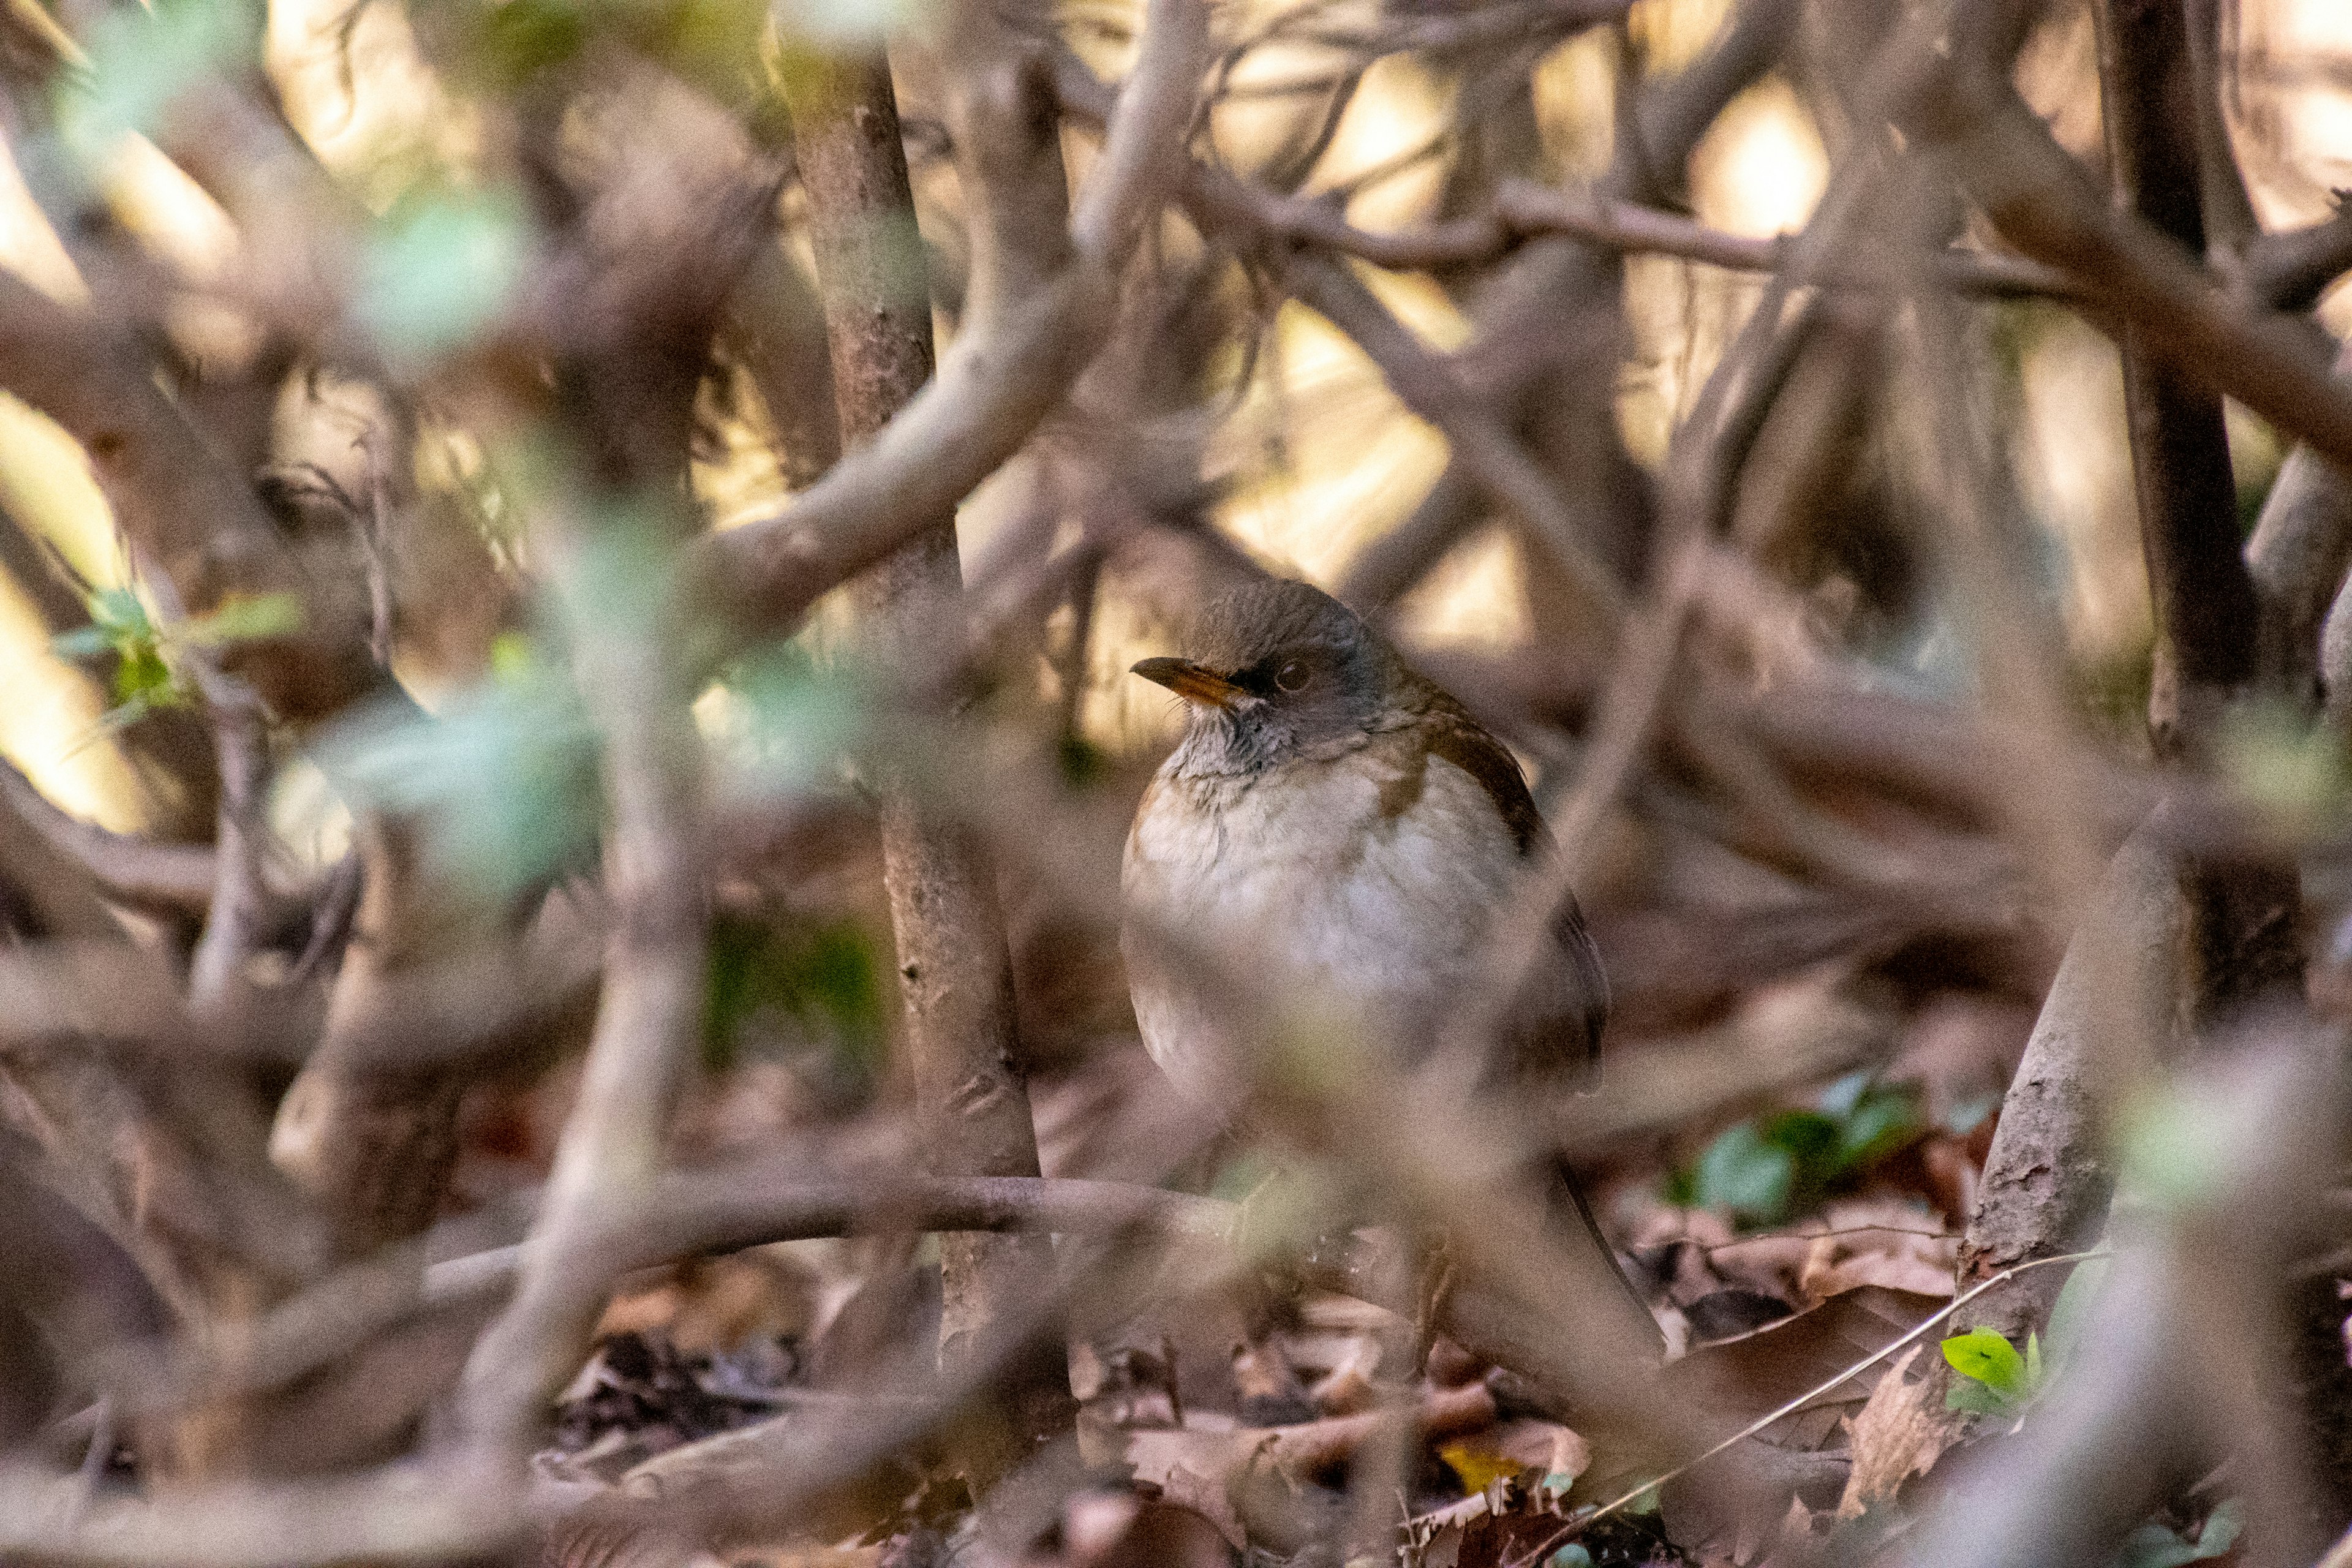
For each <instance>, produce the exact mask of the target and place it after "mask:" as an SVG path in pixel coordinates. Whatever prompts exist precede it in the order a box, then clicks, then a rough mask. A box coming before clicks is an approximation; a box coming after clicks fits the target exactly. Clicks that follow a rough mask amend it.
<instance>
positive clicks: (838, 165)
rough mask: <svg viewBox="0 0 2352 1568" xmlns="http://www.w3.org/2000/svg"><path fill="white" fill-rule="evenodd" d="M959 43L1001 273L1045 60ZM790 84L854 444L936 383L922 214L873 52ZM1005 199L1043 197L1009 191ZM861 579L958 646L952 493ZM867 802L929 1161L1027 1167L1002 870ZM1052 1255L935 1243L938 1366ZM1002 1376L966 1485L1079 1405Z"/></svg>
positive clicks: (1009, 260)
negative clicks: (907, 243) (873, 811)
mask: <svg viewBox="0 0 2352 1568" xmlns="http://www.w3.org/2000/svg"><path fill="white" fill-rule="evenodd" d="M959 47H960V49H961V50H963V51H965V52H968V53H970V54H974V55H977V56H978V58H977V60H976V62H975V65H976V68H974V67H973V66H968V67H967V69H968V70H969V71H971V76H970V78H969V79H970V80H971V89H970V92H969V98H968V100H967V102H966V104H965V112H964V116H963V119H964V121H965V123H964V126H963V131H964V136H963V138H962V140H963V142H964V143H965V145H966V146H967V147H968V149H969V150H970V151H969V154H968V162H967V166H968V167H974V168H976V169H977V170H978V171H979V172H980V173H981V174H982V181H983V183H984V184H989V185H992V186H993V187H994V188H996V189H997V190H998V191H999V192H1000V193H1001V195H1000V196H999V198H998V199H997V200H995V201H992V203H990V204H989V205H987V206H986V207H984V208H983V209H982V214H981V216H982V222H981V223H980V224H979V225H978V226H977V228H976V232H977V237H978V238H979V239H980V241H981V244H980V246H979V247H977V248H978V249H979V252H980V257H981V260H980V266H981V267H982V268H983V269H985V270H986V271H987V272H989V273H990V274H992V275H993V276H996V277H998V278H999V279H1005V278H1008V277H1010V276H1011V275H1013V274H1015V273H1017V272H1018V271H1019V269H1020V268H1021V267H1022V266H1023V265H1024V264H1028V263H1030V262H1033V261H1036V262H1043V263H1044V266H1043V267H1041V270H1050V269H1051V268H1052V266H1053V259H1054V258H1045V257H1036V256H1034V255H1033V252H1034V243H1035V236H1036V235H1038V234H1040V233H1045V234H1051V235H1055V236H1059V235H1060V234H1061V233H1062V232H1063V217H1062V214H1061V210H1060V207H1061V202H1060V195H1061V190H1062V188H1063V184H1064V180H1063V175H1062V170H1061V159H1060V147H1059V144H1058V142H1056V141H1055V139H1054V135H1053V132H1054V121H1053V119H1052V117H1051V116H1050V114H1045V113H1041V112H1039V110H1040V109H1041V108H1042V102H1041V100H1042V92H1043V81H1042V78H1041V76H1040V74H1039V70H1038V63H1037V60H1036V58H1035V57H1034V55H1031V54H1028V53H1026V52H1023V51H1018V50H1004V51H1003V52H1001V53H1000V52H999V51H1000V49H1001V47H1002V46H1001V45H999V44H998V43H997V40H996V39H995V38H994V37H992V35H991V34H989V33H988V32H987V31H986V30H985V27H984V25H983V26H974V27H973V28H972V29H971V33H970V35H968V36H964V37H960V39H959ZM783 91H784V100H785V104H786V107H787V108H788V109H789V110H790V111H791V113H792V117H793V136H794V143H795V146H796V148H797V150H798V153H799V159H800V168H801V184H802V187H803V189H804V190H805V191H806V192H807V193H808V199H809V212H810V227H811V230H812V235H813V238H814V244H815V249H816V260H817V286H818V293H819V296H820V298H821V299H822V300H823V301H824V313H825V328H826V332H825V335H826V339H827V342H828V345H829V347H830V350H831V354H832V361H833V374H834V385H835V398H836V401H837V404H838V405H839V408H840V412H841V426H842V437H843V444H844V445H845V447H851V448H853V449H854V448H856V447H860V446H864V445H865V444H866V443H868V442H870V441H874V440H876V439H877V438H880V437H884V436H885V434H886V432H887V430H888V429H889V428H890V427H891V426H892V425H893V423H894V421H895V420H897V419H898V418H899V417H900V416H902V415H903V414H904V412H905V411H906V410H908V407H909V405H911V404H913V403H914V401H915V400H916V399H917V397H918V395H919V394H920V392H921V391H922V389H923V386H924V384H925V383H926V382H927V381H929V379H930V377H931V369H932V359H931V312H930V299H929V290H928V289H927V288H926V287H925V284H924V280H923V275H922V271H921V268H919V266H915V265H910V259H911V258H909V257H908V256H907V255H906V254H904V241H903V240H898V239H897V238H896V237H898V236H902V235H907V234H911V233H912V232H913V229H914V222H915V209H914V196H913V193H912V191H911V189H910V187H909V185H908V174H907V163H906V153H905V149H904V145H903V143H902V142H901V139H900V136H899V132H898V105H897V100H896V98H895V96H894V94H893V93H892V90H891V85H890V70H889V66H888V64H887V61H886V60H884V59H883V58H881V57H880V56H879V55H878V54H877V55H872V56H867V57H865V58H835V59H827V60H825V61H824V63H823V64H822V66H819V65H818V64H816V63H815V62H812V63H811V64H809V65H808V66H806V67H804V68H803V70H802V71H801V73H799V74H798V75H796V76H794V77H793V78H791V79H788V80H787V82H786V85H785V87H784V89H783ZM1112 141H1113V142H1114V143H1115V144H1116V145H1117V147H1118V156H1120V157H1124V158H1129V159H1139V160H1146V161H1150V162H1157V161H1159V159H1160V153H1159V151H1158V150H1156V149H1155V150H1149V151H1146V150H1139V149H1134V148H1133V147H1132V144H1131V141H1128V142H1122V141H1121V139H1120V138H1118V136H1116V135H1114V136H1113V138H1112ZM1109 156H1111V154H1110V153H1106V157H1109ZM1135 183H1136V178H1135V175H1134V174H1132V173H1131V172H1130V173H1129V174H1127V175H1126V176H1125V177H1120V178H1114V179H1112V180H1110V181H1108V182H1107V183H1106V184H1102V185H1098V186H1097V190H1100V191H1106V192H1108V193H1110V194H1108V195H1098V196H1097V198H1096V200H1095V202H1094V203H1093V204H1092V205H1090V206H1087V207H1082V208H1081V210H1080V212H1079V213H1078V215H1077V216H1076V223H1075V229H1076V235H1077V236H1078V242H1079V244H1080V245H1082V246H1090V247H1093V248H1095V249H1096V250H1097V252H1104V251H1108V250H1110V249H1114V248H1117V249H1123V248H1125V247H1127V246H1128V245H1129V244H1131V243H1132V240H1133V236H1132V235H1131V234H1127V233H1123V232H1121V231H1122V230H1124V229H1127V228H1129V227H1132V226H1137V225H1139V223H1140V222H1141V219H1142V216H1144V212H1145V209H1144V208H1142V207H1140V206H1130V205H1129V204H1128V202H1127V199H1126V198H1125V197H1124V196H1122V195H1119V193H1120V192H1122V191H1124V190H1126V189H1129V188H1130V187H1132V186H1133V185H1134V184H1135ZM1016 195H1019V196H1023V197H1024V198H1025V202H1026V203H1027V204H1029V205H1032V206H1033V207H1034V210H1024V208H1022V207H1016V206H1014V205H1013V197H1015V196H1016ZM894 242H895V244H894ZM992 253H993V254H992ZM975 330H983V329H979V328H975ZM857 592H858V603H859V608H860V610H861V612H862V615H863V616H864V618H865V620H866V623H867V625H868V626H869V628H870V631H869V635H870V636H871V637H872V638H873V640H874V641H875V642H876V644H877V646H878V647H879V648H880V649H881V650H882V651H883V653H884V654H885V657H887V658H889V659H890V660H891V661H892V662H894V663H896V664H898V665H900V666H902V667H905V666H908V665H911V664H912V663H914V662H916V661H917V660H919V659H920V658H922V656H923V651H924V650H925V648H926V647H929V646H934V645H936V644H938V643H940V642H942V641H943V642H944V643H945V644H946V646H948V647H961V646H962V642H963V632H962V626H963V619H964V614H963V606H962V595H961V569H960V566H959V563H958V559H957V552H956V538H955V518H954V513H953V511H952V510H951V508H945V507H943V508H942V509H941V510H940V511H939V512H938V513H937V514H935V515H934V516H932V517H931V518H930V519H929V525H928V526H927V527H926V528H924V529H923V530H922V531H920V532H919V533H917V534H916V535H915V536H914V538H913V539H911V540H910V541H909V542H907V543H906V544H905V545H904V546H902V547H901V548H900V550H899V551H898V553H897V554H895V555H893V556H891V557H890V558H889V559H887V561H885V562H884V563H881V564H880V565H879V566H878V567H877V568H875V569H874V570H873V572H871V573H870V574H868V575H867V577H866V579H865V580H864V581H862V582H861V583H860V584H858V590H857ZM880 795H881V802H880V804H881V811H880V816H881V839H882V864H883V880H884V884H885V886H886V887H887V890H888V894H889V900H890V924H891V931H892V934H893V936H894V938H895V939H896V942H897V946H898V975H899V979H900V982H901V984H900V993H901V996H902V998H903V1000H904V1003H905V1006H906V1019H907V1050H908V1059H909V1062H910V1065H911V1067H912V1069H913V1078H914V1084H915V1104H916V1116H917V1119H918V1121H919V1123H920V1125H921V1126H922V1129H923V1134H924V1142H925V1144H926V1146H927V1152H928V1157H929V1161H930V1163H931V1165H932V1167H933V1169H934V1170H936V1171H938V1172H939V1173H941V1174H948V1175H974V1176H1034V1175H1035V1174H1037V1171H1038V1165H1037V1140H1036V1133H1035V1131H1034V1128H1033V1126H1032V1124H1031V1121H1030V1116H1029V1096H1028V1091H1027V1089H1026V1087H1025V1086H1024V1082H1023V1079H1022V1073H1021V1067H1020V1054H1019V1052H1020V1047H1019V1042H1018V1040H1017V1038H1016V1037H1015V1033H1014V1007H1013V963H1012V958H1011V955H1010V951H1009V949H1008V948H1007V946H1006V942H1005V936H1004V925H1003V914H1002V912H1001V911H1000V910H998V908H997V904H996V881H995V877H994V874H993V871H992V868H991V867H990V865H989V862H988V859H987V858H986V856H985V854H984V853H983V851H982V847H981V845H980V844H979V842H978V841H977V840H976V839H975V838H973V837H971V835H970V834H968V833H967V832H965V831H964V830H962V829H961V827H959V826H956V825H953V824H951V823H949V822H946V821H942V820H940V818H939V817H938V816H936V815H935V814H933V813H932V812H930V811H929V810H928V809H927V808H926V806H925V805H924V804H923V803H922V802H921V801H920V800H919V798H918V797H917V796H916V795H915V794H914V792H913V791H912V790H911V789H910V788H909V787H908V784H906V782H905V781H904V780H903V779H897V778H890V779H886V780H885V781H884V782H883V784H882V786H881V789H880ZM1051 1267H1052V1254H1051V1250H1050V1248H1048V1247H1045V1245H1044V1244H1043V1243H1042V1242H1040V1241H1037V1240H1035V1239H1034V1238H1022V1239H1014V1240H1007V1239H1003V1238H995V1237H985V1236H982V1235H977V1234H958V1235H951V1236H950V1237H946V1238H945V1239H943V1241H942V1242H941V1244H940V1273H941V1290H942V1295H943V1302H942V1309H941V1318H940V1366H941V1368H942V1369H943V1370H945V1371H948V1372H950V1373H956V1372H960V1371H961V1370H962V1369H963V1368H965V1367H966V1366H969V1365H971V1364H973V1363H978V1362H983V1361H985V1362H994V1361H995V1360H997V1359H998V1357H999V1355H1000V1354H1003V1353H1005V1352H1006V1350H1007V1347H1006V1345H1005V1344H1004V1342H1003V1336H1004V1335H1005V1334H1006V1332H1007V1325H1008V1323H1009V1321H1010V1319H1011V1317H1012V1315H1013V1314H1012V1312H1011V1310H1010V1304H1011V1303H1012V1302H1013V1301H1014V1300H1018V1299H1019V1297H1020V1295H1021V1293H1022V1291H1023V1290H1024V1289H1025V1288H1026V1284H1025V1282H1026V1281H1028V1280H1030V1279H1034V1278H1035V1277H1037V1276H1038V1275H1039V1274H1040V1273H1041V1272H1044V1271H1049V1270H1050V1268H1051ZM1008 1372H1009V1373H1010V1376H1009V1379H1008V1382H1007V1384H1006V1386H1005V1389H1004V1394H1005V1399H1004V1404H1003V1427H1002V1428H1000V1430H999V1431H998V1432H996V1433H992V1434H989V1435H986V1436H982V1438H981V1439H980V1440H979V1441H977V1442H974V1443H971V1444H969V1445H967V1447H966V1448H965V1450H964V1452H963V1455H962V1459H963V1462H964V1464H965V1465H966V1467H967V1469H968V1471H969V1473H970V1479H971V1484H972V1486H973V1488H974V1489H975V1490H976V1491H980V1490H986V1489H989V1488H991V1487H992V1486H993V1485H994V1484H995V1482H996V1481H997V1480H998V1479H1001V1478H1003V1476H1005V1475H1008V1474H1010V1473H1011V1472H1012V1471H1013V1469H1014V1468H1018V1467H1019V1466H1020V1465H1021V1464H1022V1463H1024V1462H1025V1460H1026V1458H1027V1455H1028V1452H1029V1450H1030V1449H1032V1448H1034V1447H1035V1446H1036V1445H1038V1444H1041V1443H1044V1442H1045V1441H1047V1440H1049V1439H1050V1438H1052V1437H1053V1436H1055V1435H1057V1434H1058V1433H1060V1432H1062V1431H1066V1429H1067V1428H1068V1426H1069V1422H1070V1420H1071V1414H1072V1413H1071V1408H1070V1405H1069V1398H1068V1379H1067V1374H1066V1370H1065V1354H1064V1352H1063V1349H1062V1347H1061V1345H1060V1344H1059V1343H1058V1342H1045V1341H1039V1342H1036V1343H1035V1345H1034V1348H1033V1349H1032V1350H1031V1351H1030V1352H1028V1353H1024V1354H1021V1355H1019V1356H1018V1357H1017V1360H1016V1363H1015V1364H1014V1365H1013V1366H1012V1367H1010V1368H1008Z"/></svg>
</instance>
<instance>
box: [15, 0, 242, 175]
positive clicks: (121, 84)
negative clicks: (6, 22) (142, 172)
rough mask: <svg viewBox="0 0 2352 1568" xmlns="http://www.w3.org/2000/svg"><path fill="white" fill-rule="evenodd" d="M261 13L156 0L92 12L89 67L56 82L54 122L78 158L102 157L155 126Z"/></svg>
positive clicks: (206, 2)
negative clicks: (121, 140) (123, 138)
mask: <svg viewBox="0 0 2352 1568" xmlns="http://www.w3.org/2000/svg"><path fill="white" fill-rule="evenodd" d="M260 30H261V17H260V15H259V12H258V10H257V9H248V7H247V6H246V5H243V4H240V3H238V0H157V3H156V4H155V5H152V7H142V6H137V5H120V6H114V7H111V8H109V9H106V10H103V11H101V12H100V13H99V15H98V16H97V18H96V20H95V21H94V22H93V23H92V24H91V26H90V28H89V39H88V44H89V68H88V69H87V70H84V71H79V72H74V73H71V74H70V75H68V77H66V78H65V79H63V80H61V81H60V83H59V86H58V94H57V110H58V124H59V126H60V127H61V128H62V129H63V130H64V132H65V133H66V136H67V138H68V141H69V142H72V143H73V144H74V145H75V146H76V147H77V149H78V150H79V152H80V153H82V155H83V156H84V157H86V158H91V159H97V158H103V157H105V156H106V155H108V154H109V153H111V151H112V150H113V143H114V140H115V138H116V137H118V136H120V135H121V134H122V133H123V132H131V131H135V132H141V133H142V134H152V133H153V132H158V131H160V130H161V129H163V121H164V119H165V117H166V116H168V115H169V114H170V112H171V110H172V107H173V104H175V103H176V102H178V101H179V100H180V98H181V97H182V96H183V95H184V94H185V93H186V92H188V91H189V90H190V89H193V88H194V87H196V86H197V85H198V84H199V83H201V82H202V81H203V80H204V79H205V78H206V77H209V76H211V75H213V74H215V72H217V71H220V70H223V69H225V68H228V67H229V66H231V65H232V64H233V62H235V61H236V59H237V58H238V56H239V55H240V54H242V53H243V51H244V50H245V48H246V47H247V44H248V42H250V41H255V40H257V39H258V37H259V35H260Z"/></svg>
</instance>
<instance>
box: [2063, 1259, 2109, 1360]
mask: <svg viewBox="0 0 2352 1568" xmlns="http://www.w3.org/2000/svg"><path fill="white" fill-rule="evenodd" d="M2106 1282H2107V1260H2106V1259H2105V1258H2089V1259H2087V1260H2085V1261H2084V1262H2082V1263H2078V1264H2076V1265H2075V1266H2074V1271H2073V1272H2072V1273H2070V1274H2068V1275H2067V1276H2066V1284H2065V1288H2064V1289H2061V1290H2060V1291H2059V1292H2058V1301H2057V1304H2056V1305H2055V1306H2053V1307H2052V1308H2051V1309H2050V1360H2051V1362H2052V1363H2053V1364H2054V1365H2059V1366H2063V1365H2064V1364H2065V1363H2066V1362H2067V1360H2068V1358H2069V1357H2071V1356H2073V1355H2074V1347H2075V1346H2077V1345H2079V1344H2081V1343H2082V1342H2083V1331H2084V1328H2085V1327H2087V1326H2088V1325H2089V1323H2090V1321H2091V1307H2092V1304H2093V1303H2094V1302H2095V1301H2096V1300H2098V1295H2099V1288H2100V1287H2101V1286H2103V1285H2105V1283H2106Z"/></svg>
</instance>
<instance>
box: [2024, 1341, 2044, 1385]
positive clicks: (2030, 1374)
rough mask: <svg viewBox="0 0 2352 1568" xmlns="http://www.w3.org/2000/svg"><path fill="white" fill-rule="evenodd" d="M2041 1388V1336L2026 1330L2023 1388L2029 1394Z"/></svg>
mask: <svg viewBox="0 0 2352 1568" xmlns="http://www.w3.org/2000/svg"><path fill="white" fill-rule="evenodd" d="M2041 1387H2042V1336H2041V1335H2040V1334H2037V1333H2035V1332H2034V1331H2032V1330H2031V1329H2028V1330H2027V1331H2025V1388H2026V1392H2027V1393H2029V1394H2032V1393H2038V1392H2039V1391H2040V1390H2041Z"/></svg>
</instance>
